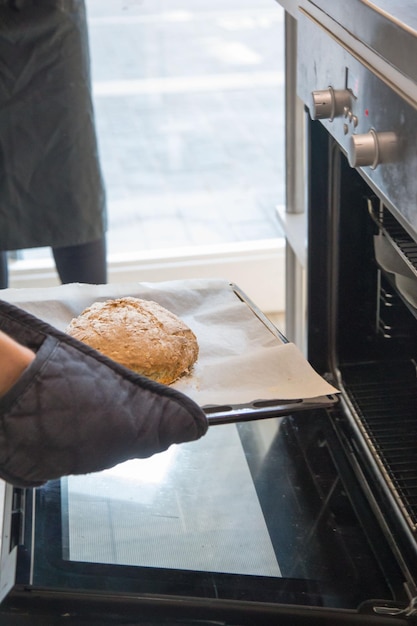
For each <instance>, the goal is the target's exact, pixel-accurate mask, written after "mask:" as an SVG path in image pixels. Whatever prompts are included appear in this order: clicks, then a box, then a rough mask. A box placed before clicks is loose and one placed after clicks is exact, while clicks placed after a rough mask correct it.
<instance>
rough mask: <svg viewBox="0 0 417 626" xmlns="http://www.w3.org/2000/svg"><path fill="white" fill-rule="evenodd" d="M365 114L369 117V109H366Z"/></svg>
mask: <svg viewBox="0 0 417 626" xmlns="http://www.w3.org/2000/svg"><path fill="white" fill-rule="evenodd" d="M365 115H366V117H368V115H369V110H368V109H365Z"/></svg>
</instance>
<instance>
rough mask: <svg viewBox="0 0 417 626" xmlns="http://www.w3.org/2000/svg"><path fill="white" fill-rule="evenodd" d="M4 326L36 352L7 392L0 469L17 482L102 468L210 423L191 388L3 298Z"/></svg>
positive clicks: (35, 482) (29, 483)
mask: <svg viewBox="0 0 417 626" xmlns="http://www.w3.org/2000/svg"><path fill="white" fill-rule="evenodd" d="M0 330H3V331H4V332H5V333H6V334H8V335H9V336H10V337H12V338H13V339H14V340H15V341H17V342H18V343H20V344H22V345H24V346H27V347H28V348H30V349H32V350H33V351H34V352H35V353H36V357H35V359H34V360H33V361H32V363H31V364H30V365H29V367H28V368H27V369H26V370H25V371H24V372H23V374H22V375H21V376H20V378H19V379H18V381H17V382H16V383H15V384H14V386H13V387H12V388H11V389H10V390H9V391H8V392H7V393H6V394H5V395H3V396H2V397H1V398H0V477H2V478H3V479H4V480H6V481H8V482H10V483H12V484H14V485H17V486H24V487H34V486H39V485H41V484H43V483H44V482H46V481H48V480H51V479H55V478H60V477H61V476H65V475H69V474H86V473H89V472H95V471H99V470H102V469H105V468H109V467H112V466H113V465H116V464H117V463H121V462H122V461H126V460H128V459H132V458H145V457H149V456H151V455H153V454H155V453H157V452H161V451H163V450H166V449H167V448H168V447H169V446H170V445H171V444H173V443H182V442H186V441H192V440H195V439H198V438H200V437H201V436H202V435H204V434H205V433H206V431H207V428H208V422H207V418H206V416H205V414H204V412H203V411H202V409H201V408H200V407H199V406H198V405H197V404H196V403H195V402H194V401H193V400H191V399H190V398H188V397H187V396H185V395H184V394H182V393H180V392H178V391H176V390H175V389H171V388H169V387H166V386H164V385H161V384H159V383H156V382H154V381H151V380H149V379H147V378H145V377H142V376H140V375H138V374H135V373H134V372H131V371H130V370H128V369H126V368H124V367H122V366H121V365H118V364H117V363H115V362H113V361H112V360H110V359H108V358H106V357H105V356H103V355H101V354H99V353H98V352H96V351H95V350H93V349H92V348H89V347H88V346H86V345H84V344H83V343H81V342H78V341H77V340H75V339H73V338H72V337H69V336H68V335H66V334H65V333H62V332H60V331H59V330H57V329H56V328H53V327H52V326H50V325H49V324H47V323H45V322H43V321H41V320H39V319H38V318H36V317H34V316H32V315H30V314H29V313H26V312H25V311H23V310H21V309H19V308H17V307H15V306H13V305H11V304H9V303H6V302H4V301H1V300H0Z"/></svg>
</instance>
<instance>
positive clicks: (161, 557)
mask: <svg viewBox="0 0 417 626" xmlns="http://www.w3.org/2000/svg"><path fill="white" fill-rule="evenodd" d="M337 446H338V442H337V438H336V436H335V431H334V429H333V427H332V424H331V420H330V419H329V417H328V415H327V413H326V412H324V411H322V410H320V411H317V412H315V413H314V412H310V413H305V414H296V415H294V416H290V417H280V418H269V419H265V420H260V421H253V422H244V423H237V424H225V425H220V426H216V427H212V428H210V429H209V432H208V434H207V435H206V436H205V437H204V438H203V439H201V440H200V441H198V442H193V443H191V444H185V445H180V446H172V447H171V448H170V449H169V450H168V451H167V452H165V453H162V454H159V455H156V456H154V457H152V458H151V459H148V460H133V461H130V462H126V463H123V464H121V465H118V466H116V467H114V468H113V469H110V470H108V471H104V472H101V473H97V474H91V475H89V476H81V477H69V478H66V479H62V480H61V481H56V482H51V483H49V484H47V485H45V486H44V487H43V488H40V489H38V490H37V493H36V499H35V503H34V504H35V506H34V530H35V532H34V533H33V536H34V545H33V555H34V556H33V563H32V568H33V572H32V581H31V582H32V586H33V587H37V588H38V589H39V588H51V587H53V588H58V589H61V590H62V589H66V590H69V589H70V590H71V591H74V590H79V591H82V592H86V591H89V590H90V591H104V590H105V591H106V592H109V591H112V592H115V593H118V594H122V595H125V596H126V597H128V596H129V595H132V594H136V595H137V594H151V595H152V594H155V595H157V596H161V594H162V595H164V596H166V595H168V596H171V597H172V596H176V597H178V596H187V597H188V598H195V600H196V601H198V599H201V598H205V599H207V598H210V599H211V598H213V599H214V598H216V599H219V598H220V599H232V600H244V601H256V602H268V603H271V602H273V603H285V604H288V603H289V604H300V605H310V606H332V607H345V608H356V607H357V606H358V605H359V604H360V603H361V602H363V601H365V600H367V599H368V598H375V597H378V598H388V599H392V598H393V591H392V581H389V580H388V578H387V575H386V572H384V567H383V564H381V563H380V562H378V560H377V557H375V555H374V552H378V553H381V550H379V548H380V546H371V545H370V544H369V542H368V540H367V535H371V536H372V532H373V531H372V529H369V528H362V526H361V524H359V522H358V519H357V517H356V514H355V513H354V508H358V506H361V505H360V504H358V502H356V503H354V506H353V505H352V502H351V499H350V496H349V494H348V487H349V485H347V484H346V480H345V479H343V478H341V476H340V471H339V468H338V466H337V461H336V462H335V459H336V457H338V458H342V457H343V453H342V452H341V450H339V449H338V447H337ZM351 490H352V491H353V492H355V493H359V492H360V490H359V489H358V488H357V485H353V486H352V487H351ZM390 588H391V590H390Z"/></svg>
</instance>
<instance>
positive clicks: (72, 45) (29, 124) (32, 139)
mask: <svg viewBox="0 0 417 626" xmlns="http://www.w3.org/2000/svg"><path fill="white" fill-rule="evenodd" d="M105 230H106V208H105V194H104V189H103V182H102V177H101V171H100V166H99V159H98V149H97V141H96V135H95V127H94V112H93V104H92V97H91V84H90V59H89V50H88V33H87V27H86V12H85V5H84V2H83V0H7V1H6V0H0V250H14V249H23V248H30V247H42V246H54V247H58V246H71V245H78V244H83V243H86V242H90V241H95V240H97V239H100V238H102V237H103V234H104V232H105Z"/></svg>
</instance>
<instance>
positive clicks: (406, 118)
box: [297, 12, 417, 239]
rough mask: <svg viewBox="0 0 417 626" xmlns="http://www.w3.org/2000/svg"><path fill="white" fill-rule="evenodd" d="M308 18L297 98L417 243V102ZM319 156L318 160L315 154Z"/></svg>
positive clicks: (303, 21)
mask: <svg viewBox="0 0 417 626" xmlns="http://www.w3.org/2000/svg"><path fill="white" fill-rule="evenodd" d="M365 62H366V61H365V60H362V59H359V58H357V57H356V56H355V55H354V54H353V53H352V51H351V50H349V49H347V48H346V47H345V46H344V45H343V43H342V42H341V41H340V40H339V39H337V38H336V36H335V34H334V33H331V32H329V31H328V30H327V29H326V27H325V26H323V25H321V24H319V23H317V22H316V21H314V20H313V19H312V18H310V16H309V15H308V14H307V13H303V12H301V13H300V15H299V18H298V44H297V94H298V96H299V97H300V98H301V99H302V101H303V102H304V104H305V106H306V107H307V109H308V112H309V115H310V117H311V119H313V120H318V121H319V122H320V123H321V124H323V125H324V126H325V128H326V129H327V131H328V132H329V134H330V135H331V136H332V137H333V138H334V139H335V140H336V142H337V143H338V145H339V147H340V149H341V150H342V152H343V153H344V154H345V155H346V157H347V159H348V162H349V164H350V166H351V167H354V168H359V169H360V170H361V174H362V176H363V177H364V178H365V179H366V180H367V182H368V183H369V185H370V187H371V188H372V189H373V191H374V192H375V193H376V194H377V195H378V196H379V197H380V199H381V200H382V201H383V202H384V203H385V204H386V205H388V206H390V207H391V208H392V210H393V211H394V212H395V213H396V215H397V217H398V219H399V220H400V221H401V223H402V224H403V226H404V227H405V228H406V230H408V232H409V233H410V234H411V235H412V236H413V238H415V239H417V131H416V129H417V102H416V103H415V106H412V105H413V103H410V101H409V100H405V99H404V98H403V97H401V95H400V89H396V85H395V84H393V83H392V81H391V80H390V81H389V82H388V81H386V80H384V76H382V75H381V74H380V73H379V71H377V70H373V69H372V65H371V63H370V62H366V65H365ZM313 157H314V155H313Z"/></svg>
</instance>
